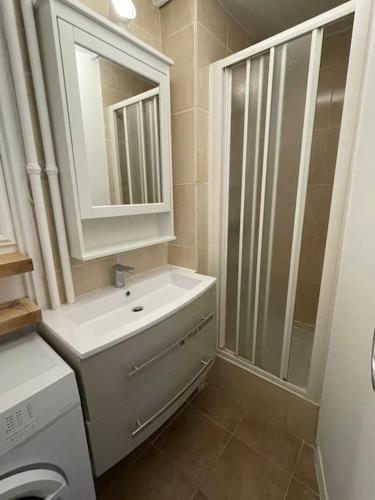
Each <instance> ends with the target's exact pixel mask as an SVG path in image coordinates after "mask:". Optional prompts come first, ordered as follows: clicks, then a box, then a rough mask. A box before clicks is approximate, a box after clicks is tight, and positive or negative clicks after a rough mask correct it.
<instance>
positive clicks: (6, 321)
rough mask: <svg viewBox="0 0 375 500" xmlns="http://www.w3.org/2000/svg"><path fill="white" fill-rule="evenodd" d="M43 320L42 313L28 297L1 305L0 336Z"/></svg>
mask: <svg viewBox="0 0 375 500" xmlns="http://www.w3.org/2000/svg"><path fill="white" fill-rule="evenodd" d="M41 319H42V311H41V310H40V308H39V307H38V306H37V305H36V304H35V303H34V302H33V301H32V300H31V299H29V298H28V297H24V298H23V299H16V300H11V301H10V302H4V303H3V304H0V335H4V334H5V333H8V332H11V331H13V330H17V328H22V327H23V326H27V325H32V324H33V323H36V322H37V321H40V320H41Z"/></svg>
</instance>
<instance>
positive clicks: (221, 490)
mask: <svg viewBox="0 0 375 500" xmlns="http://www.w3.org/2000/svg"><path fill="white" fill-rule="evenodd" d="M288 481H289V475H288V474H287V473H286V472H285V471H282V470H280V469H278V468H276V467H275V466H274V465H273V464H271V463H270V462H268V461H266V460H265V459H263V458H262V457H261V456H260V455H258V454H257V453H255V451H253V450H252V449H251V448H249V447H248V446H247V445H245V444H244V443H242V442H241V441H239V440H237V439H235V438H231V440H230V442H229V443H228V444H227V446H226V447H225V450H224V452H223V454H222V455H221V457H220V459H219V460H218V462H217V463H216V464H215V466H214V468H213V470H212V471H211V472H210V473H209V474H208V476H207V477H206V479H205V480H204V481H203V484H202V485H201V490H202V492H203V493H204V494H205V495H206V496H207V498H208V499H209V500H283V499H284V496H285V493H286V490H287V487H288Z"/></svg>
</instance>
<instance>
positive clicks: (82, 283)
mask: <svg viewBox="0 0 375 500" xmlns="http://www.w3.org/2000/svg"><path fill="white" fill-rule="evenodd" d="M72 276H73V287H74V291H75V294H76V295H77V296H78V295H82V294H83V293H87V292H88V291H89V285H88V281H87V273H86V266H85V265H84V264H81V265H79V266H74V267H72Z"/></svg>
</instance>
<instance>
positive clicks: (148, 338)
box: [80, 287, 216, 420]
mask: <svg viewBox="0 0 375 500" xmlns="http://www.w3.org/2000/svg"><path fill="white" fill-rule="evenodd" d="M214 309H215V290H214V287H213V288H211V289H210V290H208V291H207V292H206V293H205V294H204V295H202V296H201V297H198V299H196V300H195V301H194V302H192V303H191V304H188V305H187V306H186V307H184V308H183V309H181V310H180V311H178V312H177V313H176V314H174V315H172V316H170V317H169V318H167V319H165V320H164V321H162V322H160V323H158V324H156V325H154V326H153V327H151V328H149V329H148V330H146V331H144V332H141V333H139V334H137V335H135V336H134V337H132V338H130V339H128V340H125V341H123V342H121V343H120V344H117V345H115V346H113V347H111V348H110V349H107V350H105V351H103V352H101V353H99V354H97V355H95V356H93V357H90V358H88V359H87V360H83V361H82V365H81V367H80V379H81V384H82V385H83V397H84V407H85V412H86V418H87V419H88V420H95V419H97V418H98V417H100V416H102V415H104V414H106V413H108V412H109V411H110V410H111V409H113V408H115V407H117V406H119V405H121V404H122V403H123V402H125V401H126V400H128V399H129V398H131V397H132V396H134V395H135V394H137V393H138V392H139V391H141V390H142V389H143V388H144V387H146V386H149V385H150V384H152V383H153V382H154V381H155V380H156V379H158V378H159V377H161V376H162V375H163V373H165V372H166V371H168V370H170V369H171V368H174V367H175V366H179V365H181V364H182V363H183V361H184V358H185V357H186V356H188V355H189V356H193V358H194V359H198V358H199V357H200V356H201V355H203V354H206V355H209V354H213V353H214V352H215V347H216V331H215V323H216V321H215V310H214Z"/></svg>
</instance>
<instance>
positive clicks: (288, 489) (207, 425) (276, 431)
mask: <svg viewBox="0 0 375 500" xmlns="http://www.w3.org/2000/svg"><path fill="white" fill-rule="evenodd" d="M97 493H98V498H99V500H188V499H192V500H279V499H280V500H284V499H285V500H318V499H319V494H318V486H317V481H316V477H315V469H314V463H313V448H312V447H310V446H309V445H307V444H306V443H302V442H301V441H300V440H299V439H297V438H295V437H294V436H292V435H291V434H289V433H288V432H286V431H285V430H284V429H281V428H279V427H277V426H275V425H274V424H272V423H270V422H268V421H267V420H264V419H262V418H260V417H258V416H255V415H254V414H253V413H252V412H251V410H250V409H248V408H246V407H244V406H242V405H240V404H239V403H238V402H236V401H234V400H232V399H230V398H228V397H227V396H226V395H225V394H224V393H222V392H221V391H220V390H219V389H217V388H215V387H213V386H207V387H206V388H205V389H204V390H203V391H202V392H200V393H199V394H198V395H196V397H194V398H193V399H191V400H190V402H189V403H188V404H186V405H185V406H184V407H183V408H182V409H181V410H180V411H179V412H178V413H177V414H176V415H175V416H174V417H172V419H171V420H170V421H169V422H168V424H167V425H165V426H164V427H163V428H162V430H161V431H159V432H157V433H156V434H155V435H154V436H153V437H152V438H151V439H150V440H149V441H147V442H146V443H144V444H143V445H141V446H140V447H139V448H137V450H135V451H134V452H133V453H132V454H131V455H130V456H129V457H126V458H125V459H124V460H123V461H122V462H120V463H119V464H117V465H116V466H115V467H113V468H112V469H111V470H110V471H108V472H107V473H105V474H104V475H103V476H101V477H100V478H99V479H98V480H97Z"/></svg>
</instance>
